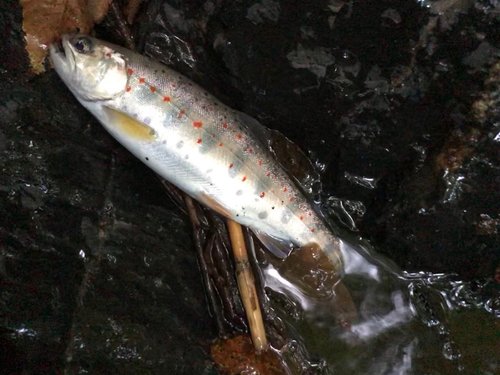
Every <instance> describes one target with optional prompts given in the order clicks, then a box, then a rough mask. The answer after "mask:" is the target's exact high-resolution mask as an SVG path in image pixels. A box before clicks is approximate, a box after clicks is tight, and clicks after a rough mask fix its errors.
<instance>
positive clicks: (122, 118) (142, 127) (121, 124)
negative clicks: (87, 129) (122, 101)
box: [104, 107, 155, 142]
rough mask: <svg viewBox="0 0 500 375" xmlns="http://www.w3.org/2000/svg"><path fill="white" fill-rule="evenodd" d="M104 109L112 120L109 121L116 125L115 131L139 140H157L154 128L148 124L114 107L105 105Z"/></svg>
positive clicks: (113, 125)
mask: <svg viewBox="0 0 500 375" xmlns="http://www.w3.org/2000/svg"><path fill="white" fill-rule="evenodd" d="M104 111H105V112H106V114H107V116H108V118H109V120H110V122H109V123H110V124H112V125H111V126H112V127H114V129H113V130H114V131H116V132H118V133H120V134H122V135H124V136H127V137H130V138H133V139H135V140H138V141H144V142H152V141H154V140H155V132H154V130H153V129H151V128H150V127H149V126H147V125H146V124H143V123H142V122H140V121H138V120H137V119H134V118H132V117H130V116H129V115H126V114H125V113H123V112H120V111H117V110H116V109H113V108H109V107H105V108H104Z"/></svg>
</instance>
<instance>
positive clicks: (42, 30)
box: [20, 0, 112, 74]
mask: <svg viewBox="0 0 500 375" xmlns="http://www.w3.org/2000/svg"><path fill="white" fill-rule="evenodd" d="M111 1H112V0H90V1H85V0H20V3H21V6H22V7H23V31H24V33H25V34H26V50H27V52H28V55H29V58H30V63H31V68H32V69H33V71H34V72H35V73H36V74H38V73H42V72H43V71H44V68H43V61H44V60H45V57H46V56H47V53H48V46H49V45H50V43H52V42H53V41H55V40H56V39H57V38H58V37H59V36H61V35H62V34H66V33H72V32H77V31H78V32H82V33H88V32H90V30H92V27H93V26H94V23H95V22H100V21H102V19H103V18H104V17H105V15H106V14H107V12H108V7H109V4H110V3H111Z"/></svg>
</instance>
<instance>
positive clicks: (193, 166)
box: [51, 36, 341, 270]
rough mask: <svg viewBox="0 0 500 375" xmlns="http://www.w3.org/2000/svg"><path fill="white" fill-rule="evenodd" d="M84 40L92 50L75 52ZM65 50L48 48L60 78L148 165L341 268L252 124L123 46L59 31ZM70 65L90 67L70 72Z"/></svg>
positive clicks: (284, 246)
mask: <svg viewBox="0 0 500 375" xmlns="http://www.w3.org/2000/svg"><path fill="white" fill-rule="evenodd" d="M82 38H83V39H82ZM83 42H85V43H88V44H89V45H91V47H92V48H91V49H90V48H89V49H88V51H87V52H82V51H79V50H77V47H78V48H79V47H80V46H81V45H80V44H81V43H83ZM78 43H80V44H78ZM63 46H64V52H65V53H64V54H63V53H61V51H59V50H58V49H57V48H56V47H55V46H51V56H52V59H53V61H54V66H55V69H56V70H57V71H58V73H59V75H60V76H61V78H62V79H63V80H64V81H65V83H66V84H67V86H68V87H69V88H70V90H71V91H72V92H73V93H74V94H75V96H76V97H77V99H78V100H79V101H80V102H81V103H82V105H84V106H85V107H86V108H87V109H88V110H89V111H91V112H92V113H93V114H94V116H95V117H96V118H97V119H98V120H99V121H100V122H101V123H102V125H103V126H104V127H105V128H106V129H107V130H108V131H109V132H110V133H111V134H112V135H113V136H114V137H115V138H116V139H118V141H120V142H121V143H122V144H123V145H124V146H125V147H126V148H128V149H129V150H130V151H131V152H132V153H133V154H134V155H136V156H137V157H138V158H139V159H140V160H142V161H143V162H144V163H145V164H146V165H148V166H149V167H150V168H152V169H153V170H154V171H156V172H157V173H158V174H160V175H161V176H162V177H164V178H165V179H167V180H168V181H170V182H172V183H174V184H175V185H177V186H178V187H179V188H180V189H182V190H184V191H185V192H186V193H187V194H189V195H190V196H192V197H193V198H195V199H197V200H199V201H201V202H203V203H205V204H206V205H208V206H209V207H211V208H212V209H214V210H215V211H217V212H219V213H220V214H222V215H224V216H226V217H228V218H230V219H232V220H234V221H236V222H239V223H241V224H243V225H246V226H248V227H250V228H251V229H252V230H253V231H254V232H255V233H256V234H257V235H258V236H259V237H260V238H261V240H262V241H263V242H264V244H265V245H266V246H268V247H269V248H270V249H271V250H272V249H273V248H275V249H276V248H280V249H281V250H282V251H283V252H284V253H288V250H289V246H288V245H289V244H294V245H296V246H300V247H302V246H306V245H309V244H317V245H318V246H319V247H321V248H322V249H323V251H325V252H326V253H327V254H328V255H329V256H330V259H332V261H333V263H334V264H335V266H336V267H337V269H338V270H340V269H341V253H340V249H339V242H338V239H337V238H336V237H335V236H334V235H333V234H332V232H331V231H330V230H329V229H328V228H327V227H326V226H325V224H324V223H323V221H322V219H321V218H320V217H319V216H318V214H317V213H316V212H315V210H314V209H313V208H312V207H311V205H310V204H309V202H308V200H307V198H306V197H305V196H304V194H303V193H302V192H301V190H300V189H299V188H297V186H296V185H295V184H294V182H293V181H292V180H291V178H290V177H289V176H288V174H287V173H286V172H285V171H284V169H283V168H282V167H281V165H280V164H279V163H278V162H277V161H276V160H275V159H274V157H273V155H272V154H271V153H270V151H269V149H268V146H267V143H266V142H267V140H266V139H264V140H262V134H264V133H265V132H264V133H263V132H262V128H261V125H260V124H259V123H258V122H257V121H256V120H254V119H251V118H249V117H248V116H246V115H244V114H242V113H240V112H238V111H235V110H232V109H230V108H228V107H227V106H226V105H224V104H223V103H221V102H220V101H219V100H218V99H216V98H215V97H213V96H212V95H210V94H209V93H208V92H207V91H205V90H204V89H202V88H201V87H199V86H198V85H196V84H195V83H193V82H191V81H190V80H189V79H188V78H186V77H184V76H182V75H180V74H179V73H177V72H175V71H173V70H171V69H169V68H167V67H165V66H163V65H161V64H160V63H158V62H155V61H153V60H150V59H148V58H146V57H144V56H141V55H138V54H135V53H133V52H131V51H128V50H126V49H123V48H121V47H118V46H114V45H112V44H109V43H106V42H103V41H99V40H97V39H93V38H88V37H82V36H68V37H63ZM93 61H95V64H94V65H92V62H93ZM72 64H74V65H75V66H76V67H77V68H78V67H79V66H84V67H85V69H82V70H79V69H75V68H71V69H68V65H72ZM92 69H94V70H95V71H93V70H92ZM89 77H90V78H89ZM96 77H104V78H103V79H101V81H102V82H101V81H99V80H98V79H96ZM93 79H96V82H95V84H94V86H92V85H91V83H94V82H89V80H90V81H92V80H93ZM92 87H93V89H92Z"/></svg>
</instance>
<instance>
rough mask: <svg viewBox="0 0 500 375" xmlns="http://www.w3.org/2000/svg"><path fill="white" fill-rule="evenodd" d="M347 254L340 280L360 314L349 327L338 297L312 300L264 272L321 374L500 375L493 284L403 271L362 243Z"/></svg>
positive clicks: (498, 302) (273, 271) (498, 312)
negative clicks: (339, 317)
mask: <svg viewBox="0 0 500 375" xmlns="http://www.w3.org/2000/svg"><path fill="white" fill-rule="evenodd" d="M342 251H343V255H344V258H345V263H346V268H345V276H344V278H343V279H342V281H343V282H344V284H345V285H346V286H347V288H348V289H349V291H350V292H351V294H352V297H353V300H354V302H355V305H356V307H357V311H358V313H359V316H358V320H357V321H353V322H352V325H350V327H349V329H342V327H339V325H338V323H337V321H336V320H335V316H336V310H337V308H338V306H337V305H336V303H335V301H334V298H315V297H311V295H310V294H308V293H304V291H303V289H301V288H300V287H298V286H297V285H295V284H294V283H293V282H290V281H289V279H288V278H286V277H283V275H282V274H281V273H280V271H279V267H278V269H277V268H276V267H274V266H273V265H272V264H265V265H263V266H262V268H261V269H262V277H263V280H264V284H265V285H266V287H267V288H269V289H271V290H272V291H273V292H274V293H279V294H283V295H285V296H286V299H287V300H288V301H287V303H286V304H285V305H286V306H290V305H292V306H295V309H292V311H294V314H289V316H288V319H289V320H288V322H289V323H290V324H291V326H293V327H294V328H295V329H297V332H298V333H299V334H300V335H301V336H302V338H303V339H304V342H305V347H306V348H307V349H309V350H310V351H311V352H312V353H313V356H318V357H320V358H322V359H324V360H325V361H326V363H323V364H322V368H323V371H324V373H328V374H330V373H332V374H455V373H459V372H460V373H465V374H472V373H484V374H496V373H498V371H499V370H500V358H499V355H498V353H499V349H500V342H499V337H500V326H499V324H498V319H499V318H500V309H499V307H500V299H499V296H498V293H494V291H495V290H497V286H496V285H495V284H494V282H493V281H492V280H489V281H487V282H484V283H483V284H479V283H471V282H464V281H461V280H459V279H458V278H457V276H456V275H453V274H432V273H426V272H420V273H414V274H411V273H408V272H404V271H401V270H399V269H398V267H397V266H396V265H395V264H394V263H393V262H391V261H388V260H387V259H383V258H382V257H381V256H380V255H377V254H376V252H375V251H374V249H373V248H371V246H370V245H368V244H367V243H366V242H364V243H363V242H361V241H357V243H355V244H354V245H353V244H352V243H351V244H348V243H346V242H342ZM488 289H490V293H488V292H487V290H488ZM274 298H275V299H276V296H274ZM281 304H282V305H283V302H281ZM285 316H286V315H285ZM479 348H482V349H479Z"/></svg>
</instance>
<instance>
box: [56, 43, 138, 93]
mask: <svg viewBox="0 0 500 375" xmlns="http://www.w3.org/2000/svg"><path fill="white" fill-rule="evenodd" d="M50 57H51V59H52V62H53V64H54V68H55V70H56V72H57V73H58V74H59V76H60V77H61V79H62V80H63V81H64V83H65V84H66V85H67V86H68V87H69V89H70V90H71V91H72V92H73V94H75V96H76V97H77V98H78V99H82V100H85V101H99V100H110V99H113V98H115V97H117V96H118V95H120V94H122V93H123V92H124V91H125V89H126V87H127V81H128V75H127V68H126V65H127V64H126V61H125V58H124V56H123V55H122V54H120V53H118V52H116V51H115V50H114V49H113V48H111V47H110V45H108V44H106V43H103V42H101V41H100V40H98V39H95V38H91V37H89V36H86V35H81V34H78V35H64V36H63V37H62V38H61V40H60V42H58V43H54V44H51V46H50Z"/></svg>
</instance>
